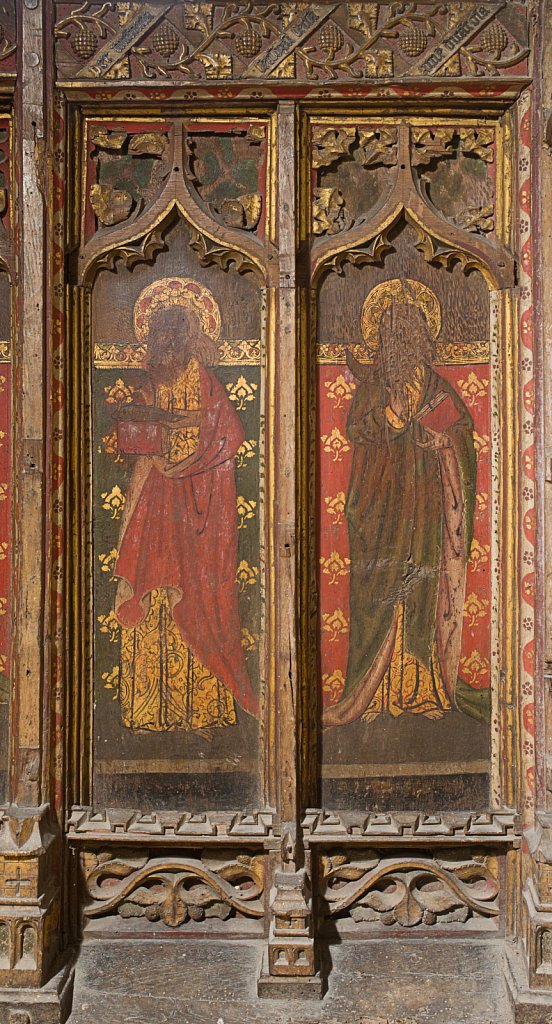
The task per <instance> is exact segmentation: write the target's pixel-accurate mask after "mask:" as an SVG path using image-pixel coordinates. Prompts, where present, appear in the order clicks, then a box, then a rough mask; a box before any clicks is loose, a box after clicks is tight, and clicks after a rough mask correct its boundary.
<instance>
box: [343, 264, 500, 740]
mask: <svg viewBox="0 0 552 1024" xmlns="http://www.w3.org/2000/svg"><path fill="white" fill-rule="evenodd" d="M397 283H398V282H397ZM408 285H409V282H407V283H405V284H404V285H402V286H401V291H400V292H399V293H398V294H395V295H394V297H393V299H392V301H391V302H390V303H389V304H388V305H387V308H386V309H385V311H384V313H383V315H382V317H381V320H380V328H379V345H378V349H377V354H376V359H375V365H374V366H365V365H362V364H360V363H358V362H357V361H356V360H355V359H353V358H352V357H351V356H350V355H349V359H348V363H349V368H350V369H351V371H352V373H353V374H354V375H355V377H356V378H357V381H358V386H357V390H356V393H355V396H354V399H353V402H352V407H351V410H350V414H349V419H348V423H347V435H348V438H349V440H350V441H351V442H352V445H353V466H352V471H351V479H350V484H349V490H348V495H347V502H346V516H347V524H348V530H349V541H350V557H351V583H350V609H351V622H350V646H349V658H348V666H347V677H346V681H345V687H344V690H343V693H342V696H341V698H340V700H339V702H338V703H337V704H335V705H333V706H331V707H329V708H328V709H327V710H326V712H325V716H324V725H325V726H326V727H328V726H335V725H345V724H347V723H349V722H352V721H354V720H356V719H358V718H360V717H363V718H365V719H367V720H368V721H370V720H371V719H373V718H375V717H376V716H377V715H378V714H380V713H381V712H382V711H387V712H390V713H391V714H392V715H394V716H398V715H400V714H403V713H405V712H410V713H414V714H423V715H425V716H427V717H429V718H436V719H438V718H442V717H443V716H444V715H445V713H446V712H448V711H450V710H451V709H452V708H454V707H459V706H460V707H461V710H463V711H465V712H466V713H468V714H473V715H474V717H482V716H481V713H480V712H479V713H478V712H476V711H474V710H473V708H470V697H469V687H467V685H466V684H465V683H463V682H462V680H459V679H458V666H459V659H460V648H461V641H462V623H463V608H464V595H465V585H466V570H467V561H468V558H469V553H470V548H471V540H472V531H473V517H474V505H475V484H476V468H477V457H476V451H475V447H474V441H473V420H472V418H471V416H470V413H469V412H468V410H467V408H466V406H465V405H464V403H463V401H462V399H461V398H460V397H459V396H458V394H457V393H456V391H455V390H454V388H453V387H451V385H450V384H449V383H448V382H447V381H446V380H445V379H444V378H443V377H441V376H440V375H439V374H438V373H436V371H435V370H434V368H433V361H434V357H435V349H434V340H433V337H432V335H431V333H430V330H429V328H428V323H427V320H426V317H425V315H424V313H423V312H422V309H421V308H420V306H419V305H418V304H417V302H416V297H415V295H411V294H410V293H408V292H407V291H406V288H407V287H408Z"/></svg>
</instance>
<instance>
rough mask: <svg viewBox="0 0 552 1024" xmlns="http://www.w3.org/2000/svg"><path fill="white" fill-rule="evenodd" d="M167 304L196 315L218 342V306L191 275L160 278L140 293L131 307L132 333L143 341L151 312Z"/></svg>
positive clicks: (203, 326)
mask: <svg viewBox="0 0 552 1024" xmlns="http://www.w3.org/2000/svg"><path fill="white" fill-rule="evenodd" d="M169 306H183V307H184V308H185V309H188V310H190V311H191V312H192V313H195V315H196V316H197V318H198V320H199V322H200V324H201V326H202V328H203V330H204V332H205V334H206V335H207V336H208V337H209V338H212V339H213V341H218V338H219V335H220V309H219V306H218V303H217V301H216V299H215V298H214V296H213V294H212V293H211V292H210V291H209V289H208V288H206V287H205V286H204V285H202V284H200V283H199V281H194V279H193V277H162V278H160V279H159V280H158V281H152V283H151V284H148V285H147V286H146V288H144V289H143V291H141V292H140V295H139V296H138V298H137V300H136V304H135V306H134V333H135V335H136V338H137V340H138V341H145V340H147V337H148V334H149V327H150V320H151V317H152V316H153V314H154V313H157V312H158V311H159V310H160V309H167V308H168V307H169Z"/></svg>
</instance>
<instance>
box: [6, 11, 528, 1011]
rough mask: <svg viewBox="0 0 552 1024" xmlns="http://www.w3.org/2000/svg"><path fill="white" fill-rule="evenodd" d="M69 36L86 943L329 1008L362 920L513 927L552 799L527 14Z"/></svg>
mask: <svg viewBox="0 0 552 1024" xmlns="http://www.w3.org/2000/svg"><path fill="white" fill-rule="evenodd" d="M56 17H57V22H56V25H55V35H56V68H57V75H58V90H57V92H56V93H55V105H54V109H53V115H52V119H53V127H54V132H55V138H54V141H55V147H56V148H55V150H54V155H53V159H54V172H55V173H58V174H59V177H60V182H61V183H62V184H61V185H60V187H59V190H58V191H57V192H56V193H55V209H54V212H53V233H54V237H56V238H57V237H59V238H62V237H65V249H66V259H65V260H64V259H62V258H61V257H60V258H59V259H56V260H54V269H53V280H52V293H53V296H54V299H53V301H54V326H55V330H56V331H58V332H59V338H60V339H63V338H65V339H66V342H65V349H64V351H65V353H66V364H65V367H64V364H63V361H62V360H61V359H60V362H59V366H57V367H56V372H57V371H59V376H58V377H56V380H57V381H58V382H59V394H60V400H59V406H58V407H56V408H55V410H54V413H53V418H52V438H53V445H54V452H53V462H54V465H58V467H59V475H58V477H57V481H56V480H55V481H54V483H56V482H57V486H58V487H59V489H60V491H63V487H64V486H65V485H67V495H66V505H64V500H65V499H64V498H63V495H60V496H59V497H58V498H57V499H56V496H55V494H54V499H53V505H52V516H53V524H54V526H55V527H56V528H58V529H59V538H60V540H59V542H60V545H61V547H62V548H63V546H64V545H65V548H64V550H65V552H66V556H67V582H66V587H65V590H64V591H63V593H64V600H65V605H64V606H63V608H62V606H61V602H58V603H57V604H56V602H55V600H54V601H53V603H52V606H53V608H54V612H53V617H54V620H56V621H54V623H53V626H54V627H55V626H56V623H57V624H58V625H59V627H60V631H59V634H57V633H56V631H55V628H54V630H53V635H54V637H57V636H58V635H59V636H60V637H61V640H60V641H59V643H60V644H62V643H63V629H62V623H63V615H64V614H65V615H66V616H67V620H66V621H67V630H68V633H67V636H68V644H67V648H66V650H67V651H68V654H69V662H70V672H69V676H70V686H69V691H68V692H69V695H68V705H67V708H66V709H65V721H66V724H67V727H68V732H69V741H68V746H67V755H68V764H69V768H68V772H67V787H66V788H67V800H68V825H67V836H68V841H69V843H70V844H71V846H72V847H74V848H75V849H76V850H78V851H80V854H81V856H80V866H79V878H78V884H79V892H80V903H81V906H82V908H83V917H84V929H85V932H86V934H94V933H101V934H108V935H111V936H113V935H123V936H125V937H129V938H130V937H132V936H137V935H140V936H144V935H159V934H161V935H164V934H167V933H168V930H170V929H171V928H172V929H174V928H179V929H182V930H184V931H186V930H188V931H193V932H194V934H196V935H197V934H198V933H201V934H205V935H213V934H218V935H220V934H222V935H228V936H231V935H236V934H246V935H249V934H257V935H265V936H268V957H267V960H266V963H265V966H264V967H263V971H262V975H261V981H260V990H261V991H265V992H266V991H268V992H270V991H273V990H274V987H275V986H277V985H278V984H279V980H282V979H284V980H286V981H287V982H290V983H295V984H297V985H299V986H303V988H302V989H300V990H301V991H303V990H304V991H312V990H313V989H315V990H316V989H317V988H318V989H319V988H320V984H321V983H320V974H319V964H318V953H317V948H316V946H315V942H314V940H315V936H317V935H321V934H324V933H326V934H327V933H331V932H333V931H334V930H336V929H337V931H338V932H342V933H343V934H353V935H366V934H382V935H383V934H385V933H386V929H387V928H389V927H391V926H392V927H393V928H396V929H399V930H400V929H403V928H405V929H408V928H416V929H418V930H419V931H420V932H421V933H422V934H426V933H430V934H443V933H444V931H447V932H449V931H453V932H462V930H463V929H468V930H469V931H470V934H473V933H474V932H482V933H487V932H491V933H494V934H496V933H497V932H501V933H503V932H504V930H505V929H507V928H511V927H512V914H513V906H512V904H511V903H509V902H508V899H507V898H506V894H507V893H508V892H509V891H511V885H512V884H513V882H512V879H513V876H514V873H515V870H516V868H515V857H516V853H515V849H516V844H517V842H518V840H517V838H516V837H517V835H518V830H517V825H516V821H515V814H516V811H518V810H520V809H521V803H523V802H525V806H526V808H529V806H530V804H531V800H532V791H531V785H533V783H534V775H533V776H532V775H531V767H532V765H531V756H532V755H531V751H532V746H531V744H532V739H531V730H532V717H531V715H532V711H531V707H532V704H533V696H532V694H533V690H532V682H531V678H530V677H531V671H532V662H531V657H532V656H531V650H530V649H528V648H525V649H524V652H523V656H522V660H521V661H520V660H519V658H518V648H517V637H518V627H519V624H520V623H522V624H523V629H525V630H526V633H527V642H528V644H530V642H531V638H532V630H533V625H532V612H531V609H530V601H531V592H530V588H531V580H530V578H529V576H530V559H531V552H530V550H529V545H530V543H531V539H532V535H531V530H532V519H531V515H530V505H531V494H530V485H529V483H527V482H526V483H525V485H524V486H525V491H523V487H522V479H521V474H522V473H523V472H524V471H526V470H527V472H528V473H529V474H530V471H531V466H530V458H531V455H530V452H529V454H527V453H526V463H525V464H523V465H522V464H521V463H520V462H519V461H518V440H519V438H520V436H521V435H520V433H519V431H520V429H521V426H522V424H521V420H520V415H521V414H520V412H519V410H520V402H524V403H526V404H525V409H526V410H527V411H528V419H527V420H525V421H524V422H523V430H524V431H526V436H527V445H528V451H529V449H531V444H532V430H533V426H532V419H531V416H532V413H531V411H530V402H531V396H530V388H529V381H530V376H531V366H530V365H529V363H528V362H526V361H524V360H527V359H528V358H529V357H528V356H527V354H526V353H524V354H523V356H522V355H521V349H520V344H525V342H524V341H523V339H522V340H521V342H520V341H519V340H518V338H519V329H518V324H519V323H521V329H522V330H523V329H524V326H523V325H524V324H526V320H525V321H524V320H523V317H524V316H525V315H526V311H527V304H528V303H529V301H530V291H529V283H528V280H525V279H524V280H522V281H521V283H522V289H521V291H516V280H517V279H516V267H515V258H518V259H519V258H520V253H521V254H522V255H521V263H520V267H519V268H518V273H519V274H520V275H521V276H523V275H525V276H527V274H528V271H529V268H528V266H527V261H528V260H529V256H524V255H523V254H525V253H526V252H527V250H526V248H524V247H525V246H526V245H527V244H528V242H527V231H528V225H529V222H528V221H527V222H525V221H524V220H523V219H522V221H521V222H520V224H517V223H516V221H515V218H514V214H513V204H512V196H513V190H514V189H515V188H516V187H518V186H519V188H520V189H522V190H523V187H524V185H523V180H522V179H523V178H524V174H525V172H526V167H525V165H524V164H523V156H522V157H520V159H519V160H518V161H517V163H516V159H515V155H516V154H515V147H514V145H513V142H512V140H513V139H514V138H515V137H517V136H519V138H520V139H521V140H522V142H523V138H524V134H523V133H524V132H526V131H527V116H528V115H527V108H528V100H527V99H526V98H525V96H523V97H522V98H521V99H519V96H520V93H521V92H522V90H523V88H524V86H525V85H526V84H527V82H526V77H525V76H526V73H527V64H526V58H527V48H526V42H527V26H526V11H525V5H524V4H521V3H520V4H518V3H515V4H509V5H508V7H507V9H506V8H505V7H504V5H502V4H498V5H497V4H464V5H462V8H461V10H460V8H459V7H458V5H452V4H407V5H404V4H402V5H397V4H394V5H388V4H383V3H382V4H307V5H305V4H287V5H260V4H253V5H252V4H243V5H240V4H237V5H224V4H185V5H175V4H163V5H161V4H158V3H151V4H145V3H144V4H127V5H122V4H115V5H108V6H106V5H100V4H94V3H92V4H85V5H81V6H80V7H79V8H77V7H76V6H75V5H74V4H71V3H66V2H63V3H62V2H60V3H57V4H56ZM190 79H192V81H190ZM464 79H469V82H465V81H464ZM520 145H521V143H520ZM69 169H71V174H69ZM63 182H65V185H66V189H67V191H66V193H65V192H64V188H63ZM524 201H525V202H526V203H527V202H528V199H527V195H526V198H525V200H524ZM524 259H525V263H524ZM520 280H521V278H520ZM65 287H67V291H66V292H65V290H64V289H65ZM520 318H521V319H520ZM60 344H61V341H60ZM54 366H56V364H55V363H54ZM64 374H66V376H65V377H64ZM56 386H57V385H56ZM524 389H525V390H524ZM63 391H65V394H66V395H67V404H64V403H63V399H62V397H61V396H62V394H63ZM65 439H66V440H65ZM64 445H66V448H64ZM56 459H57V460H58V462H57V463H56ZM64 459H65V463H64V461H63V460H64ZM527 460H529V461H527ZM64 465H65V469H64ZM55 489H56V488H55V487H54V490H55ZM520 494H523V495H525V497H523V502H525V504H523V505H518V506H516V504H515V501H514V497H515V496H516V497H517V498H519V495H520ZM519 500H520V501H521V500H522V499H521V498H520V499H519ZM56 502H57V503H56ZM0 512H1V507H0ZM64 516H66V518H65V519H64ZM64 525H65V526H66V527H67V534H66V537H65V538H62V531H63V527H64ZM0 540H2V538H1V537H0ZM522 566H528V567H529V569H528V572H527V573H526V572H525V569H524V568H522ZM55 586H56V584H54V588H55ZM523 602H525V603H523ZM56 617H57V618H56ZM55 643H57V640H56V641H55ZM61 652H62V648H61V647H60V648H59V649H56V650H55V651H54V661H55V662H56V665H57V670H58V671H61V668H60V667H59V662H58V661H56V656H57V657H58V658H61ZM0 653H1V651H0ZM522 794H523V796H522ZM509 887H510V888H509ZM293 979H295V981H293Z"/></svg>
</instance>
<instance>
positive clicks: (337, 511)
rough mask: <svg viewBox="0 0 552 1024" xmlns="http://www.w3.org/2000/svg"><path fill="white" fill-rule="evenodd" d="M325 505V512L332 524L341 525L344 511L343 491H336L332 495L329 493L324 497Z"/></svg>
mask: <svg viewBox="0 0 552 1024" xmlns="http://www.w3.org/2000/svg"><path fill="white" fill-rule="evenodd" d="M324 503H325V505H326V512H327V513H328V515H329V517H330V519H331V521H332V524H333V526H341V524H342V523H343V514H344V512H345V492H344V491H338V493H337V494H336V495H335V496H334V497H332V496H331V495H330V494H328V495H326V497H325V498H324Z"/></svg>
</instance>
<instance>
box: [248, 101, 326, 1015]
mask: <svg viewBox="0 0 552 1024" xmlns="http://www.w3.org/2000/svg"><path fill="white" fill-rule="evenodd" d="M277 123H278V249H279V267H280V273H279V286H278V295H277V321H278V329H277V338H276V352H275V366H274V371H275V379H276V380H277V381H278V389H277V393H276V396H275V407H274V410H273V415H274V430H273V436H274V452H272V453H271V456H270V457H271V458H272V459H273V460H274V469H275V471H274V476H273V480H274V493H273V501H274V515H273V523H274V548H273V552H274V554H273V565H272V572H273V573H274V591H273V593H274V601H275V626H276V631H275V632H276V635H275V647H276V699H277V742H278V759H277V764H278V786H277V800H278V817H279V821H280V827H281V843H280V846H279V849H277V850H275V851H274V852H275V857H274V859H273V863H274V866H275V871H274V878H273V889H272V899H271V922H270V933H269V940H268V949H267V954H266V957H265V960H264V963H263V967H262V971H261V976H260V978H259V982H258V993H259V995H260V996H271V997H274V996H277V997H282V998H294V997H300V996H310V997H313V996H314V997H315V996H317V995H318V996H320V995H321V994H322V984H321V978H320V974H319V973H318V972H317V967H316V959H315V949H314V938H313V927H312V908H311V900H310V885H309V881H310V880H309V878H308V876H307V872H306V870H305V867H304V864H303V859H304V851H303V846H302V836H301V829H300V818H301V797H300V775H299V758H300V751H299V749H298V745H299V740H298V737H299V735H300V722H299V714H300V710H299V706H300V679H299V656H298V621H299V616H298V609H297V595H296V582H295V581H296V576H297V572H298V570H299V569H300V567H299V566H297V535H296V534H297V491H298V487H297V475H298V474H297V438H298V409H297V381H298V358H297V356H298V352H297V347H298V344H297V339H298V319H299V318H298V308H297V306H298V299H297V295H298V282H297V268H296V259H297V227H296V203H297V165H298V160H297V132H296V105H295V103H293V102H288V101H282V102H281V103H280V104H279V107H278V122H277Z"/></svg>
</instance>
